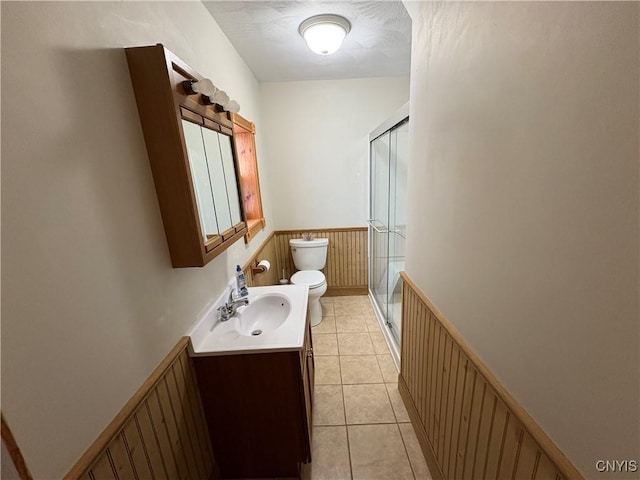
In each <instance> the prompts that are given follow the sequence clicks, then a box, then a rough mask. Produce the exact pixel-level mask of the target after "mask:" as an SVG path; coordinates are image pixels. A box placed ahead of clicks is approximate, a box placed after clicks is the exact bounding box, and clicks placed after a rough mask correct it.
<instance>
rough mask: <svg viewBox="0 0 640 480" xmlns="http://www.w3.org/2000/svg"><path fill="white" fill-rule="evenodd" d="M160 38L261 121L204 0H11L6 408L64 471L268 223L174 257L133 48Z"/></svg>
mask: <svg viewBox="0 0 640 480" xmlns="http://www.w3.org/2000/svg"><path fill="white" fill-rule="evenodd" d="M158 42H160V43H163V44H165V46H167V47H168V48H169V49H170V50H172V51H173V52H174V53H176V54H177V55H178V56H179V57H181V58H182V59H183V60H184V61H185V62H187V63H188V64H189V65H191V66H192V67H193V68H195V69H196V70H197V71H199V72H200V73H202V74H203V75H205V76H208V77H210V78H211V79H213V81H214V82H215V83H216V84H218V85H220V86H221V87H222V88H223V89H225V90H226V91H227V92H229V93H230V95H231V96H232V97H233V98H236V99H237V100H238V101H239V103H240V104H241V106H242V111H241V113H242V114H243V115H245V116H246V117H247V118H248V119H250V120H253V121H255V122H256V124H257V129H258V132H261V127H262V123H261V119H260V107H259V105H258V95H259V89H258V84H257V82H256V80H255V79H254V77H253V75H252V74H251V72H250V70H249V69H248V68H247V66H246V65H245V64H244V62H243V61H242V60H241V58H240V57H239V56H238V55H237V53H236V52H235V50H234V49H233V48H232V47H231V45H230V43H229V42H228V40H227V39H226V37H225V36H224V35H223V34H222V32H221V30H220V29H219V28H218V26H217V24H216V23H215V22H214V21H213V20H212V18H211V16H210V14H209V12H208V11H207V10H206V8H205V7H204V6H203V5H202V4H201V3H200V2H177V3H173V2H157V3H147V2H112V3H105V2H68V3H58V2H55V3H50V2H43V3H29V2H2V160H3V163H2V227H3V228H2V267H3V269H2V297H3V298H2V387H3V388H2V394H3V395H2V410H3V413H4V414H5V415H6V417H7V419H8V421H9V423H10V425H11V427H12V430H13V433H14V434H15V437H16V440H17V442H18V444H19V446H20V448H21V449H22V452H23V454H24V456H25V459H26V462H27V464H28V466H29V468H30V470H31V472H32V473H33V475H34V477H35V478H61V477H62V475H63V474H64V473H65V472H66V471H67V470H68V469H69V468H70V467H71V465H72V464H73V463H74V462H75V461H76V460H77V459H78V457H79V456H80V455H81V454H82V453H83V451H84V450H85V449H86V448H87V447H88V446H89V445H90V444H91V442H92V441H93V440H94V439H95V438H96V437H97V436H98V434H99V433H100V432H101V431H102V429H103V428H104V427H105V426H106V425H107V424H108V422H109V421H111V419H112V418H113V417H114V416H115V414H116V413H117V412H118V411H119V410H120V408H121V407H122V406H123V405H124V403H125V402H126V401H127V400H128V399H129V398H130V396H131V395H132V394H133V393H134V392H135V390H136V389H137V388H138V387H139V386H140V385H141V384H142V382H143V381H144V379H145V378H146V377H147V376H148V375H149V374H150V373H151V371H152V370H153V368H154V367H155V366H156V365H157V364H158V363H159V362H160V360H161V359H162V358H163V357H164V356H165V355H166V354H167V353H168V352H169V350H170V349H171V348H172V347H173V346H174V345H175V344H176V342H177V341H178V339H179V338H180V337H181V336H182V335H183V334H184V333H185V332H186V330H187V328H188V327H189V325H190V324H191V323H192V322H193V321H194V320H195V318H196V316H197V314H198V312H200V311H201V309H203V308H204V307H205V305H206V304H207V303H208V302H209V301H210V300H211V299H212V298H213V297H214V295H217V294H218V293H219V292H220V291H221V289H222V288H223V286H224V284H225V283H226V281H227V279H229V278H230V276H231V275H232V272H233V267H234V266H235V264H236V263H243V262H244V261H245V260H246V259H247V258H248V257H249V255H250V253H251V250H252V249H255V248H257V246H258V245H259V244H260V243H261V242H262V241H263V240H264V238H265V236H266V233H267V232H264V233H262V234H261V235H259V236H258V237H256V238H255V239H254V240H253V241H252V243H251V245H250V246H249V248H247V247H245V246H244V242H242V241H240V242H238V243H236V244H235V245H234V246H232V247H231V248H230V249H229V250H228V251H227V252H226V253H224V254H222V255H221V256H220V257H218V258H217V259H215V260H214V261H213V262H212V263H211V264H209V265H207V266H206V267H204V268H201V269H198V268H193V269H173V268H171V263H170V258H169V252H168V249H167V244H166V240H165V237H164V230H163V227H162V221H161V217H160V211H159V208H158V202H157V199H156V194H155V189H154V186H153V180H152V177H151V170H150V167H149V162H148V159H147V154H146V149H145V145H144V141H143V136H142V130H141V127H140V122H139V119H138V113H137V109H136V105H135V100H134V96H133V90H132V87H131V81H130V78H129V71H128V68H127V63H126V59H125V54H124V50H123V47H125V46H138V45H152V44H155V43H158ZM260 136H261V133H259V134H258V151H259V152H260V155H261V157H260V162H261V163H264V161H265V155H266V153H265V150H264V148H262V147H261V144H260ZM263 170H264V169H263ZM268 192H269V187H268V179H264V180H263V196H265V197H267V198H264V203H265V205H266V206H267V211H266V214H267V222H268V225H271V224H273V220H272V218H271V214H270V211H269V208H268V206H269V205H270V203H271V202H270V199H269V198H268Z"/></svg>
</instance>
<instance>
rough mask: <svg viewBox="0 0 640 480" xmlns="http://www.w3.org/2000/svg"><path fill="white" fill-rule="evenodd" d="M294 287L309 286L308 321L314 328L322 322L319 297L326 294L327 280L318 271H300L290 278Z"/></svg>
mask: <svg viewBox="0 0 640 480" xmlns="http://www.w3.org/2000/svg"><path fill="white" fill-rule="evenodd" d="M291 283H292V284H294V285H309V321H310V322H311V326H312V327H315V326H316V325H318V324H319V323H320V322H321V321H322V305H320V297H321V296H322V295H324V294H325V293H326V292H327V279H326V278H325V276H324V273H322V272H320V271H318V270H300V271H299V272H296V273H294V274H293V276H292V277H291Z"/></svg>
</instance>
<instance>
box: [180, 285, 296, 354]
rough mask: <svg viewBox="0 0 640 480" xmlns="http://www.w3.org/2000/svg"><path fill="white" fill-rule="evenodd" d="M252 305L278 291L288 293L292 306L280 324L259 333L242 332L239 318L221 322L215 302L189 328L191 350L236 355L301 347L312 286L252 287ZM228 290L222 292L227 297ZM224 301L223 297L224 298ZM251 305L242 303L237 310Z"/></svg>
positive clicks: (250, 288)
mask: <svg viewBox="0 0 640 480" xmlns="http://www.w3.org/2000/svg"><path fill="white" fill-rule="evenodd" d="M248 290H249V307H250V306H251V303H252V302H254V301H256V300H258V299H260V298H261V297H264V296H265V295H272V294H278V295H282V296H284V297H286V298H287V299H288V300H289V302H290V305H291V309H290V311H289V313H288V315H287V317H286V319H285V320H284V322H283V323H282V325H280V326H279V327H278V328H276V329H274V330H272V331H265V332H263V333H262V334H260V335H258V336H250V335H242V334H241V333H240V331H241V330H242V328H241V327H240V323H239V322H240V319H239V318H237V317H236V316H234V317H231V318H230V319H229V320H227V321H226V322H221V321H220V320H219V319H218V318H219V313H218V311H217V307H218V306H219V305H220V304H221V302H220V301H218V302H216V303H215V304H214V305H213V306H212V307H211V308H209V309H208V310H207V311H206V312H205V313H204V315H202V317H201V318H200V320H199V321H197V323H196V324H195V325H194V327H193V328H192V329H191V330H190V331H189V333H188V336H189V337H190V340H191V341H190V342H189V354H190V355H191V356H192V357H198V356H212V355H230V354H231V355H233V354H247V353H263V352H275V351H291V350H298V349H300V348H301V347H302V345H303V342H304V333H305V327H306V322H307V303H308V299H309V287H308V286H306V285H273V286H268V287H249V289H248ZM227 296H228V290H227V291H226V292H225V294H223V295H222V296H221V298H222V299H225V300H226V298H227ZM222 303H224V300H223V301H222ZM246 308H248V307H240V308H239V309H238V312H240V315H242V311H243V310H244V309H246Z"/></svg>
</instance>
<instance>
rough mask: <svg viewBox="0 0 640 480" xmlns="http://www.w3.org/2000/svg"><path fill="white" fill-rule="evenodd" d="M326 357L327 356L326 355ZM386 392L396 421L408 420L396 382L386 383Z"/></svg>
mask: <svg viewBox="0 0 640 480" xmlns="http://www.w3.org/2000/svg"><path fill="white" fill-rule="evenodd" d="M327 358H328V357H327ZM385 386H386V387H387V392H388V393H389V399H390V400H391V406H392V407H393V413H395V414H396V421H397V422H398V423H402V422H410V421H411V419H410V418H409V414H408V413H407V409H406V408H405V406H404V402H403V401H402V397H401V396H400V392H399V391H398V384H397V383H387V384H385Z"/></svg>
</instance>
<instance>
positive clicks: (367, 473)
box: [347, 424, 413, 480]
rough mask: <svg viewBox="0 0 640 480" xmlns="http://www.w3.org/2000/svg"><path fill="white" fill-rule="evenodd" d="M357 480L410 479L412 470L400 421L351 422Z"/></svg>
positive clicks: (350, 437) (351, 438)
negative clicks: (364, 423)
mask: <svg viewBox="0 0 640 480" xmlns="http://www.w3.org/2000/svg"><path fill="white" fill-rule="evenodd" d="M347 429H348V434H349V451H350V455H351V468H352V470H353V479H354V480H391V479H393V480H409V479H413V473H412V472H411V467H410V465H409V459H408V458H407V454H406V452H405V449H404V445H403V443H402V437H401V436H400V431H399V429H398V425H396V424H393V425H350V426H349V427H347Z"/></svg>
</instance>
